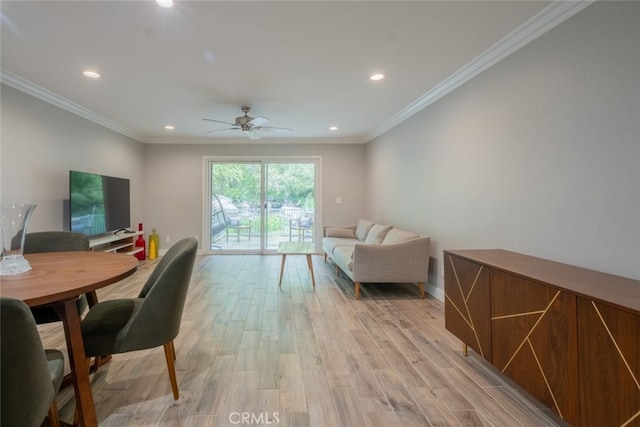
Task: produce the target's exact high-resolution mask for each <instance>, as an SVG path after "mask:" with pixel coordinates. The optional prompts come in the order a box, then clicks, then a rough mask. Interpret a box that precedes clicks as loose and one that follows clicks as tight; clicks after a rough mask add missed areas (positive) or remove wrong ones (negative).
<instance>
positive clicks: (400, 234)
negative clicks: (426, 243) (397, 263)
mask: <svg viewBox="0 0 640 427" xmlns="http://www.w3.org/2000/svg"><path fill="white" fill-rule="evenodd" d="M418 237H420V236H419V235H417V234H416V233H411V232H409V231H404V230H398V229H397V228H394V229H393V230H390V231H389V232H388V233H387V235H386V236H385V238H384V240H383V241H382V244H384V245H392V244H394V243H402V242H406V241H407V240H413V239H417V238H418Z"/></svg>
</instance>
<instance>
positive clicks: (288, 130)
mask: <svg viewBox="0 0 640 427" xmlns="http://www.w3.org/2000/svg"><path fill="white" fill-rule="evenodd" d="M257 129H258V130H266V131H271V130H284V131H287V132H293V129H291V128H278V127H273V126H260V127H258V128H257Z"/></svg>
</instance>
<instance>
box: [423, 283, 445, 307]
mask: <svg viewBox="0 0 640 427" xmlns="http://www.w3.org/2000/svg"><path fill="white" fill-rule="evenodd" d="M424 290H425V291H427V293H428V294H429V295H431V296H432V297H434V298H436V299H438V300H440V301H442V302H444V290H443V289H440V288H438V287H437V286H434V285H432V284H430V283H425V286H424Z"/></svg>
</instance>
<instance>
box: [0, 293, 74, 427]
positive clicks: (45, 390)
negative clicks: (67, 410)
mask: <svg viewBox="0 0 640 427" xmlns="http://www.w3.org/2000/svg"><path fill="white" fill-rule="evenodd" d="M0 317H1V322H0V341H1V345H2V347H1V348H2V352H1V353H0V382H1V383H2V385H1V389H0V399H1V403H0V425H2V427H32V426H33V427H37V426H40V425H41V424H42V422H43V421H44V419H45V418H46V416H47V414H48V415H49V425H51V426H59V425H60V422H59V420H58V409H57V405H56V394H57V392H58V390H59V389H60V385H61V383H62V378H63V371H64V358H63V355H62V353H61V352H60V351H58V350H44V348H43V347H42V341H41V340H40V335H39V334H38V328H37V326H36V322H35V321H34V319H33V315H32V314H31V311H30V310H29V307H28V306H27V305H26V304H25V303H24V302H23V301H20V300H17V299H13V298H5V297H3V298H0Z"/></svg>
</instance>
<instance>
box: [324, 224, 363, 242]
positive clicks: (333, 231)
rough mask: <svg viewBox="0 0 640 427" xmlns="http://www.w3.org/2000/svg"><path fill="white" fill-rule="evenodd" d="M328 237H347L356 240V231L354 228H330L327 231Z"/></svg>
mask: <svg viewBox="0 0 640 427" xmlns="http://www.w3.org/2000/svg"><path fill="white" fill-rule="evenodd" d="M325 236H326V237H347V238H351V239H355V237H356V230H354V229H353V228H341V227H328V228H327V229H326V230H325Z"/></svg>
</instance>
